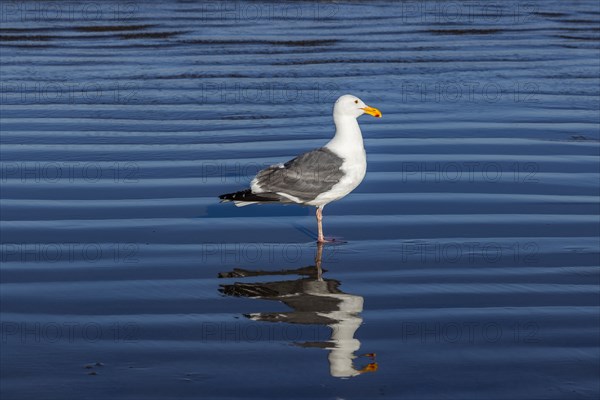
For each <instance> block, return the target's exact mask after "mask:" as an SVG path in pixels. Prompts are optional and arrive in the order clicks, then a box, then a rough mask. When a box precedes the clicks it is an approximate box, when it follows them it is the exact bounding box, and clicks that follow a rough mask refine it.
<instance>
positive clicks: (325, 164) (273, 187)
mask: <svg viewBox="0 0 600 400" xmlns="http://www.w3.org/2000/svg"><path fill="white" fill-rule="evenodd" d="M343 162H344V160H343V159H342V158H341V157H339V156H337V155H336V154H335V153H333V152H332V151H331V150H329V149H327V148H324V147H322V148H320V149H316V150H313V151H310V152H308V153H304V154H302V155H300V156H298V157H296V158H294V159H293V160H290V161H288V162H287V163H285V164H283V165H281V164H279V165H272V166H270V167H268V168H266V169H263V170H262V171H260V172H259V173H258V174H257V175H256V178H254V180H253V181H252V188H253V192H255V189H256V191H257V192H258V193H285V194H288V195H290V196H294V197H296V198H298V199H300V200H301V201H302V202H308V201H311V200H314V199H315V198H316V197H317V196H318V195H320V194H321V193H324V192H327V191H329V190H331V188H332V187H333V186H334V185H335V184H336V183H338V182H339V181H340V179H342V177H343V176H344V173H343V172H342V170H341V169H340V168H341V166H342V164H343Z"/></svg>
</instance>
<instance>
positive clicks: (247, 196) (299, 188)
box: [219, 94, 381, 243]
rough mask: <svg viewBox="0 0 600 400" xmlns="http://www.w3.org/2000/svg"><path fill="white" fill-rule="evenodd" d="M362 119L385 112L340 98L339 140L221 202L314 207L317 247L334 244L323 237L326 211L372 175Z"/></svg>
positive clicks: (266, 172)
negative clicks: (368, 170) (369, 171)
mask: <svg viewBox="0 0 600 400" xmlns="http://www.w3.org/2000/svg"><path fill="white" fill-rule="evenodd" d="M363 114H369V115H372V116H374V117H376V118H381V111H379V110H378V109H376V108H374V107H369V106H367V105H366V104H365V103H364V102H363V101H362V100H361V99H359V98H358V97H356V96H352V95H349V94H347V95H344V96H341V97H340V98H339V99H337V100H336V102H335V104H334V106H333V122H334V123H335V136H334V137H333V139H331V140H330V141H329V142H328V143H327V144H326V145H325V146H323V147H320V148H318V149H315V150H312V151H309V152H307V153H304V154H301V155H299V156H298V157H296V158H294V159H292V160H290V161H288V162H286V163H282V164H275V165H271V166H270V167H267V168H265V169H263V170H262V171H260V172H259V173H258V174H256V177H254V179H253V180H252V182H251V183H250V188H249V189H246V190H241V191H239V192H234V193H227V194H222V195H221V196H219V199H221V202H229V201H233V203H234V204H235V205H236V206H238V207H243V206H247V205H250V204H261V203H283V204H300V205H304V206H314V207H316V208H317V210H316V217H317V227H318V237H317V242H318V243H325V242H329V241H330V240H326V239H325V237H324V236H323V208H324V207H325V206H326V205H327V204H329V203H331V202H332V201H336V200H339V199H341V198H342V197H344V196H346V195H347V194H349V193H350V192H352V191H353V190H354V189H356V187H357V186H358V185H359V184H360V183H361V182H362V180H363V178H364V177H365V173H366V172H367V154H366V152H365V148H364V145H363V138H362V133H361V131H360V127H359V126H358V121H357V118H358V117H360V116H361V115H363Z"/></svg>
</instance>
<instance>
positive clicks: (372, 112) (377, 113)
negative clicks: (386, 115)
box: [362, 106, 381, 118]
mask: <svg viewBox="0 0 600 400" xmlns="http://www.w3.org/2000/svg"><path fill="white" fill-rule="evenodd" d="M362 110H363V111H364V112H365V114H369V115H372V116H374V117H375V118H381V111H379V110H378V109H376V108H375V107H369V106H367V107H365V108H363V109H362Z"/></svg>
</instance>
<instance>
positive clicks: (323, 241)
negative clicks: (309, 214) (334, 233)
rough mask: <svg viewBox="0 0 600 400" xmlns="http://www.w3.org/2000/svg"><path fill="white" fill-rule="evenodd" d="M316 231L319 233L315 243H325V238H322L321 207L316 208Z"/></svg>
mask: <svg viewBox="0 0 600 400" xmlns="http://www.w3.org/2000/svg"><path fill="white" fill-rule="evenodd" d="M317 229H318V231H319V236H318V238H317V242H318V243H325V242H327V240H325V237H324V236H323V207H317Z"/></svg>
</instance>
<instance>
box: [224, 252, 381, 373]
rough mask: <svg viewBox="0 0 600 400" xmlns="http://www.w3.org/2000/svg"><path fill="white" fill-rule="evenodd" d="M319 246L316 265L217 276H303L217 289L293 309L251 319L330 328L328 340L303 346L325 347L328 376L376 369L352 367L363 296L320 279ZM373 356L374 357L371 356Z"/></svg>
mask: <svg viewBox="0 0 600 400" xmlns="http://www.w3.org/2000/svg"><path fill="white" fill-rule="evenodd" d="M322 252H323V246H322V245H321V244H319V245H318V247H317V256H316V260H315V261H316V266H315V267H305V268H299V269H295V270H284V271H275V272H267V271H247V270H242V269H235V270H233V271H232V272H228V273H221V274H219V277H221V278H237V277H250V276H263V275H304V276H306V277H305V278H301V279H297V280H287V281H278V282H264V283H263V282H260V283H239V282H236V283H234V284H233V285H221V289H219V290H220V291H221V292H223V293H224V294H227V295H230V296H243V297H254V298H260V299H266V300H277V301H281V302H283V303H285V304H286V305H288V306H289V307H291V308H292V309H293V311H290V312H283V313H282V312H277V313H253V314H249V315H247V317H248V318H250V319H252V320H255V321H268V322H288V323H292V324H312V325H315V324H318V325H327V326H328V327H330V328H331V330H332V333H331V340H330V341H329V342H327V343H306V344H304V345H305V346H306V347H312V346H317V347H325V348H327V349H329V350H330V352H329V357H328V358H329V367H330V372H331V375H332V376H335V377H338V378H347V377H352V376H356V375H360V374H361V373H364V372H370V371H376V370H377V363H375V362H371V363H369V364H368V365H367V366H365V367H364V368H361V369H357V368H355V367H354V364H353V360H354V359H355V358H356V356H355V355H354V352H356V351H358V350H359V348H360V341H358V339H355V338H354V334H355V332H356V330H357V329H358V328H359V327H360V325H361V324H362V318H361V317H360V313H361V312H362V310H363V298H362V297H361V296H355V295H351V294H347V293H344V292H342V291H341V290H339V289H338V287H339V285H340V282H338V281H336V280H333V279H323V278H322V269H321V258H322ZM371 357H374V356H371Z"/></svg>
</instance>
